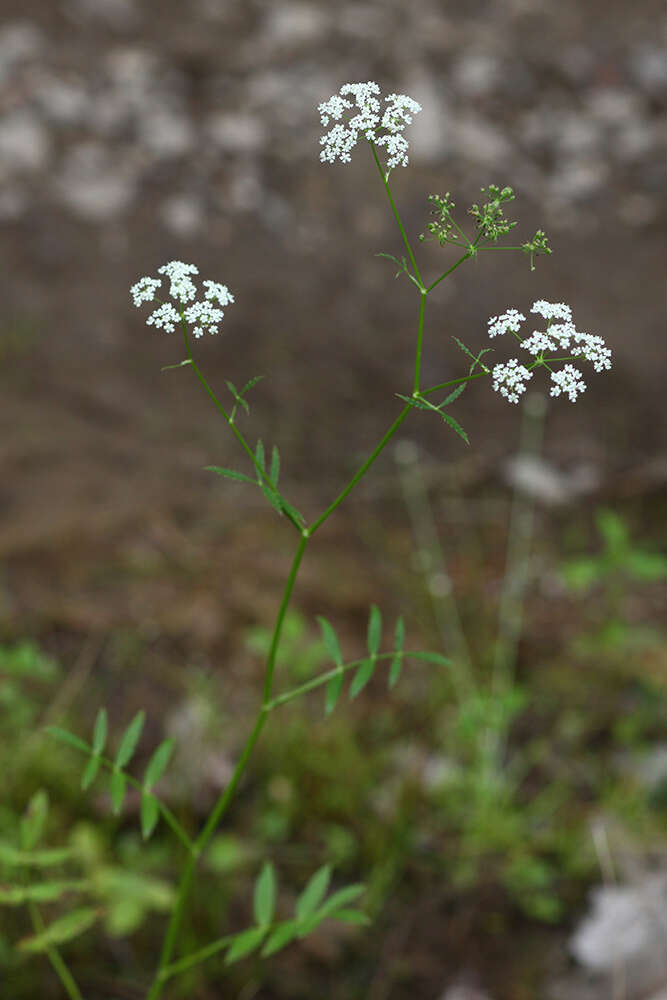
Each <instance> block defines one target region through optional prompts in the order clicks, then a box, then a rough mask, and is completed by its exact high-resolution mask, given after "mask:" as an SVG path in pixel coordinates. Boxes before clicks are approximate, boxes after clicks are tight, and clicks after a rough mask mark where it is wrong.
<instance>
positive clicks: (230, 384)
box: [225, 379, 250, 413]
mask: <svg viewBox="0 0 667 1000" xmlns="http://www.w3.org/2000/svg"><path fill="white" fill-rule="evenodd" d="M225 385H226V386H227V388H228V389H229V391H230V392H231V394H232V396H233V397H234V399H235V400H236V402H237V403H239V404H240V405H241V406H242V407H243V409H244V410H245V411H246V413H250V407H249V406H248V404H247V403H246V401H245V399H243V396H242V395H241V394H240V393H239V392H238V391H237V389H236V386H235V385H234V383H233V382H230V381H229V380H227V379H225Z"/></svg>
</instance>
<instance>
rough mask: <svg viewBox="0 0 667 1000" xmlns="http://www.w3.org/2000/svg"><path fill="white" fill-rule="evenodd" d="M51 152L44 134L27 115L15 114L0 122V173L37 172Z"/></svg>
mask: <svg viewBox="0 0 667 1000" xmlns="http://www.w3.org/2000/svg"><path fill="white" fill-rule="evenodd" d="M50 151H51V141H50V136H49V133H48V130H47V129H46V127H45V126H44V125H43V124H42V122H41V121H40V120H39V118H38V117H37V116H36V115H35V114H33V113H32V112H30V111H21V110H19V111H15V112H13V113H12V114H9V115H6V116H5V117H4V118H2V119H0V170H1V171H2V172H3V173H12V172H14V171H24V170H40V169H42V168H43V167H45V166H46V163H47V161H48V159H49V154H50Z"/></svg>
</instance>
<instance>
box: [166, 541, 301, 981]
mask: <svg viewBox="0 0 667 1000" xmlns="http://www.w3.org/2000/svg"><path fill="white" fill-rule="evenodd" d="M308 538H309V534H308V532H307V531H306V530H305V529H304V530H303V531H302V533H301V538H300V540H299V545H298V547H297V550H296V554H295V556H294V559H293V561H292V567H291V569H290V573H289V576H288V578H287V583H286V584H285V590H284V592H283V598H282V601H281V603H280V609H279V611H278V617H277V619H276V624H275V626H274V629H273V638H272V640H271V649H270V651H269V656H268V659H267V662H266V671H265V677H264V696H263V702H267V701H268V700H269V699H270V697H271V685H272V683H273V674H274V670H275V664H276V655H277V652H278V645H279V643H280V634H281V632H282V627H283V623H284V621H285V615H286V613H287V608H288V606H289V602H290V597H291V596H292V590H293V589H294V584H295V582H296V577H297V574H298V572H299V566H300V564H301V559H302V557H303V553H304V550H305V548H306V545H307V543H308ZM267 716H268V710H267V708H266V706H265V704H262V707H261V709H260V710H259V713H258V715H257V718H256V719H255V725H254V726H253V728H252V732H251V733H250V735H249V737H248V739H247V740H246V744H245V746H244V748H243V751H242V753H241V756H240V758H239V760H238V763H237V765H236V767H235V769H234V773H233V775H232V777H231V780H230V782H229V784H228V785H227V787H226V788H225V790H224V792H222V793H221V795H220V796H219V798H218V800H217V802H216V803H215V805H214V807H213V809H212V810H211V813H210V815H209V817H208V819H207V821H206V823H205V824H204V827H203V829H202V831H201V833H200V834H199V837H198V838H197V840H196V841H195V844H194V849H193V853H192V855H191V856H190V858H188V863H187V865H186V867H185V870H184V872H183V875H182V877H181V881H180V884H179V887H178V895H177V898H176V905H175V907H174V909H173V911H172V914H171V918H170V920H169V925H168V927H167V933H166V935H165V939H164V945H163V948H162V954H161V956H160V964H159V966H158V969H157V972H156V974H155V978H154V980H153V984H152V986H151V989H150V992H149V994H148V997H147V1000H157V998H158V997H159V996H160V994H161V993H162V989H163V987H164V984H165V982H166V980H167V978H168V976H167V974H166V968H167V966H168V965H169V961H170V959H171V956H172V954H173V951H174V946H175V943H176V937H177V934H178V931H179V928H180V925H181V921H182V919H183V913H184V911H185V906H186V903H187V899H188V896H189V894H190V889H191V886H192V880H193V876H194V872H195V867H196V864H197V860H198V859H199V857H201V855H202V853H203V852H204V850H205V849H206V846H207V844H208V842H209V840H210V839H211V837H212V836H213V834H214V833H215V831H216V829H217V826H218V823H219V822H220V820H221V818H222V817H223V815H224V814H225V812H226V811H227V808H228V807H229V804H230V802H231V800H232V798H233V797H234V793H235V791H236V788H237V786H238V783H239V781H240V780H241V777H242V775H243V772H244V771H245V768H246V765H247V763H248V760H249V758H250V755H251V753H252V751H253V749H254V747H255V744H256V743H257V740H258V739H259V735H260V733H261V731H262V729H263V728H264V723H265V722H266V719H267Z"/></svg>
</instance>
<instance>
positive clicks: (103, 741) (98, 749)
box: [93, 708, 109, 754]
mask: <svg viewBox="0 0 667 1000" xmlns="http://www.w3.org/2000/svg"><path fill="white" fill-rule="evenodd" d="M108 729H109V727H108V723H107V710H106V708H101V709H100V710H99V712H98V713H97V718H96V719H95V726H94V728H93V753H97V754H100V753H102V752H103V751H104V748H105V746H106V745H107V733H108Z"/></svg>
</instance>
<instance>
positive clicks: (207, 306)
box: [130, 260, 234, 337]
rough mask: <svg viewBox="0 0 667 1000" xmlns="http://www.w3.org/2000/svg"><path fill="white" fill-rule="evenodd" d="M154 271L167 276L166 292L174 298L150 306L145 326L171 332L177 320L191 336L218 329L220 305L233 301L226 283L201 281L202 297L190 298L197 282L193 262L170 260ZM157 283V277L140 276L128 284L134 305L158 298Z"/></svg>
mask: <svg viewBox="0 0 667 1000" xmlns="http://www.w3.org/2000/svg"><path fill="white" fill-rule="evenodd" d="M158 274H164V275H166V276H167V278H169V294H170V296H171V297H172V299H174V302H162V303H161V304H160V305H159V306H158V308H157V309H154V310H153V312H152V313H151V314H150V316H149V317H148V319H147V320H146V324H147V325H148V326H154V327H155V328H156V329H158V330H164V331H165V332H166V333H173V332H174V330H175V329H176V326H177V325H178V324H180V325H181V326H182V327H183V329H184V331H185V332H186V333H187V332H188V328H189V329H190V332H191V333H192V335H193V336H194V337H201V336H203V334H204V333H217V332H218V328H219V324H220V322H221V320H222V318H223V316H224V315H225V314H224V311H223V309H222V308H221V307H222V306H228V305H231V304H232V303H233V302H234V296H233V295H232V293H231V292H230V291H229V289H228V288H227V285H222V284H220V282H218V281H209V280H206V281H203V282H202V284H203V286H204V298H203V299H201V300H199V301H196V302H194V301H193V299H195V298H196V295H197V286H196V284H195V282H194V281H193V280H192V277H191V276H192V275H196V274H199V269H198V268H197V267H195V265H194V264H184V263H183V261H181V260H172V261H170V262H169V263H168V264H163V265H162V267H159V268H158ZM161 285H162V280H161V279H160V278H140V279H139V281H137V282H136V284H134V285H132V287H131V288H130V295H131V296H132V299H133V301H134V304H135V306H140V305H141V304H142V303H143V302H153V301H155V300H156V299H157V301H158V302H160V299H158V298H157V296H156V292H157V289H158V288H159V287H160V286H161ZM188 303H189V304H188Z"/></svg>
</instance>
